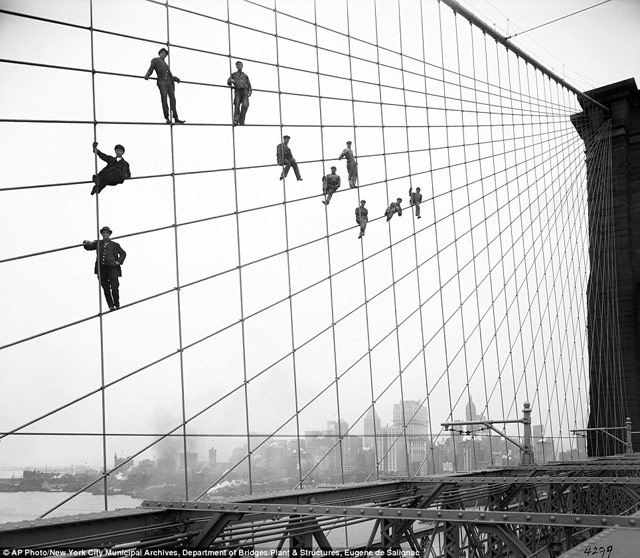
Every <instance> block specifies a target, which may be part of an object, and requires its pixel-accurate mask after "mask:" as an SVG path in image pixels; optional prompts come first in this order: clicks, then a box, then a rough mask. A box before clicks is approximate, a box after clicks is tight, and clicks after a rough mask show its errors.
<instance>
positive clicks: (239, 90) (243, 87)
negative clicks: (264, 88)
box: [227, 60, 252, 126]
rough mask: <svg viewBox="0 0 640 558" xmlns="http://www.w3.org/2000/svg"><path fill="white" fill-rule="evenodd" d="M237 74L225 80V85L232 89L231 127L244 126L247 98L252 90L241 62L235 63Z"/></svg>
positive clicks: (247, 107) (247, 106) (247, 104)
mask: <svg viewBox="0 0 640 558" xmlns="http://www.w3.org/2000/svg"><path fill="white" fill-rule="evenodd" d="M236 68H237V69H238V71H237V72H233V73H232V74H231V77H230V78H229V79H228V80H227V85H228V86H229V87H233V88H234V96H233V125H234V126H238V125H240V126H244V117H245V116H246V114H247V110H249V97H251V93H252V89H251V82H250V81H249V76H248V75H247V74H245V73H243V71H242V62H240V60H238V61H237V62H236Z"/></svg>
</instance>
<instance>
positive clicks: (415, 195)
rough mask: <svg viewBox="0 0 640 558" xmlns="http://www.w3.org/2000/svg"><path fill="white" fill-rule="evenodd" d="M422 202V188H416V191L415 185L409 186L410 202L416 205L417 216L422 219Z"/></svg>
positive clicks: (413, 205)
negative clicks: (414, 189)
mask: <svg viewBox="0 0 640 558" xmlns="http://www.w3.org/2000/svg"><path fill="white" fill-rule="evenodd" d="M421 202H422V194H421V193H420V188H416V191H415V192H414V191H413V186H409V203H410V204H411V206H412V207H415V210H416V217H417V218H418V219H420V218H421V217H420V203H421Z"/></svg>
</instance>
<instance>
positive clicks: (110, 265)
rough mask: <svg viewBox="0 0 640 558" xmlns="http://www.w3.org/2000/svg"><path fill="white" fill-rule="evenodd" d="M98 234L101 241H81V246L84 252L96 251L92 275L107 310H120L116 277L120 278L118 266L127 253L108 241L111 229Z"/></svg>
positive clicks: (104, 228) (104, 229) (118, 245)
mask: <svg viewBox="0 0 640 558" xmlns="http://www.w3.org/2000/svg"><path fill="white" fill-rule="evenodd" d="M100 234H101V235H102V240H94V241H90V240H83V241H82V245H83V246H84V249H85V250H96V251H97V254H96V265H95V270H94V273H96V275H97V276H98V279H99V280H100V285H102V290H103V291H104V298H105V300H106V301H107V306H108V307H109V310H116V309H118V308H120V292H119V290H118V288H119V286H120V282H119V281H118V277H122V270H121V268H120V266H122V264H123V262H124V259H125V258H126V257H127V253H126V252H125V251H124V250H123V249H122V246H120V244H118V243H117V242H113V241H112V240H110V238H109V237H110V236H111V229H110V228H109V227H102V228H101V229H100Z"/></svg>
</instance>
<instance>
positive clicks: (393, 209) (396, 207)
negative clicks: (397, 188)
mask: <svg viewBox="0 0 640 558" xmlns="http://www.w3.org/2000/svg"><path fill="white" fill-rule="evenodd" d="M401 204H402V198H398V199H397V200H396V201H394V202H391V205H390V206H389V207H387V210H386V211H385V212H384V214H385V216H386V218H387V221H389V220H390V219H391V217H393V215H394V214H395V213H397V214H398V216H399V217H402V205H401Z"/></svg>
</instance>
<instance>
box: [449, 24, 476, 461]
mask: <svg viewBox="0 0 640 558" xmlns="http://www.w3.org/2000/svg"><path fill="white" fill-rule="evenodd" d="M454 25H455V31H456V73H457V76H458V94H459V95H460V121H461V123H462V145H463V146H464V147H463V149H464V150H465V162H464V165H463V167H464V178H465V180H464V182H465V184H467V185H468V184H469V169H468V164H467V157H466V149H467V148H466V146H467V134H466V129H467V123H466V122H465V117H466V113H467V111H466V110H465V101H464V96H465V92H464V90H463V88H462V70H461V67H460V38H459V31H458V16H457V14H456V13H455V12H454ZM470 28H471V27H470ZM474 108H477V105H475V106H474ZM465 192H466V195H467V208H468V213H469V242H470V243H471V253H472V254H475V244H474V241H473V229H472V227H471V223H472V222H473V219H472V216H471V196H470V194H469V188H468V187H467V188H465ZM452 205H453V198H452ZM453 210H454V213H455V212H456V211H460V212H462V208H460V209H458V210H456V209H455V208H453ZM454 223H455V215H454ZM454 230H455V225H454ZM462 236H464V235H462ZM455 238H456V239H458V235H457V234H456V235H455ZM474 262H475V259H474ZM456 264H457V266H456V271H457V273H456V277H457V283H458V301H459V307H458V311H459V312H460V323H461V324H462V343H463V349H462V350H463V355H464V372H465V379H466V386H465V391H466V394H467V404H468V405H469V409H471V403H472V398H471V385H470V378H469V368H470V363H469V357H468V354H467V335H468V328H467V327H465V320H464V312H463V304H464V298H463V295H462V282H461V280H460V271H461V267H460V257H459V254H458V242H456ZM473 275H474V279H475V285H476V288H477V285H478V280H477V275H476V267H475V263H474V265H473ZM476 298H477V297H476ZM468 327H470V326H468ZM470 418H471V420H476V417H470ZM471 450H472V452H473V464H472V465H471V468H472V469H477V468H478V466H477V456H476V445H475V443H474V439H473V438H472V442H471ZM470 463H471V462H470Z"/></svg>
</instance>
